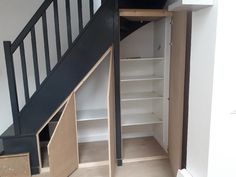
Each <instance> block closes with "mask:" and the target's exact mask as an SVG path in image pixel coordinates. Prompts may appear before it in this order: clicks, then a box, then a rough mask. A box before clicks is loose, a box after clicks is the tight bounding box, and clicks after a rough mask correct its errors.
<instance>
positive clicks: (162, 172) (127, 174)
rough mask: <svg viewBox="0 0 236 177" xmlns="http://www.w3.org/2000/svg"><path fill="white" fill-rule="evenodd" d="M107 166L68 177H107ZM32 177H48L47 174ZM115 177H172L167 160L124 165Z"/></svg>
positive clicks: (80, 171) (117, 169) (79, 171)
mask: <svg viewBox="0 0 236 177" xmlns="http://www.w3.org/2000/svg"><path fill="white" fill-rule="evenodd" d="M108 176H109V174H108V166H103V167H96V168H94V167H93V168H83V169H78V170H76V171H75V172H74V173H73V174H72V175H71V176H70V177H108ZM33 177H50V175H49V174H48V173H44V174H41V175H36V176H33ZM115 177H174V176H172V175H171V170H170V166H169V162H168V160H153V161H145V162H136V163H128V164H124V165H123V166H122V167H117V168H116V175H115Z"/></svg>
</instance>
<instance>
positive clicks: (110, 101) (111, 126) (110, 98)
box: [107, 50, 116, 177]
mask: <svg viewBox="0 0 236 177" xmlns="http://www.w3.org/2000/svg"><path fill="white" fill-rule="evenodd" d="M114 91H115V88H114V66H113V54H112V50H111V52H110V66H109V77H108V89H107V93H108V94H107V108H108V149H109V176H110V177H113V176H114V173H115V166H116V164H115V160H116V158H115V154H116V151H115V143H116V141H115V93H114Z"/></svg>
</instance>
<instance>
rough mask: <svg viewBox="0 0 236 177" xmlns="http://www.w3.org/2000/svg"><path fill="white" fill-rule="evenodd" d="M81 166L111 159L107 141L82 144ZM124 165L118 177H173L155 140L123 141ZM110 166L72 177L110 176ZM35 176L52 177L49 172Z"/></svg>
mask: <svg viewBox="0 0 236 177" xmlns="http://www.w3.org/2000/svg"><path fill="white" fill-rule="evenodd" d="M79 152H80V153H79V159H80V164H81V163H82V164H86V163H90V162H100V161H107V160H108V144H107V141H102V142H92V143H80V144H79ZM123 154H124V157H123V159H124V160H123V162H124V164H123V166H122V167H117V168H116V175H115V177H126V176H128V177H172V176H171V170H170V166H169V162H168V157H167V154H166V152H165V151H164V150H163V149H162V147H161V146H160V145H159V144H158V142H157V141H156V140H155V138H153V137H145V138H132V139H124V140H123ZM108 169H109V168H108V166H99V167H91V168H90V167H89V168H80V169H78V170H77V171H75V172H74V173H73V174H72V175H71V177H108V176H109V173H108V172H109V171H108ZM35 177H50V176H49V173H44V174H41V175H36V176H35Z"/></svg>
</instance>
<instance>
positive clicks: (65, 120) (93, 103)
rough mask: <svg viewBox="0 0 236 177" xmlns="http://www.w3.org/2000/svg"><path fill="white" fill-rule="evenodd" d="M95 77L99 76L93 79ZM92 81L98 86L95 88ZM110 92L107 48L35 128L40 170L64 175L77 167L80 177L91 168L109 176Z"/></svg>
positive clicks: (110, 59)
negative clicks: (50, 113)
mask: <svg viewBox="0 0 236 177" xmlns="http://www.w3.org/2000/svg"><path fill="white" fill-rule="evenodd" d="M95 76H98V77H99V76H100V78H99V79H97V78H96V79H95V78H94V77H95ZM94 82H95V83H96V84H97V85H98V86H96V87H95V86H94V85H93V84H94ZM91 83H92V85H91ZM100 91H101V92H100ZM113 92H114V76H113V54H112V48H110V49H109V50H108V51H107V52H106V53H105V54H104V55H103V56H102V57H101V59H100V60H99V61H98V63H97V64H96V65H95V66H94V67H93V69H92V70H91V71H90V72H89V73H88V74H87V76H86V77H85V78H84V79H83V80H82V81H81V83H80V84H79V85H78V86H77V87H76V88H75V90H74V91H73V92H72V94H71V95H70V96H69V97H68V99H67V100H66V101H65V102H64V103H63V104H62V105H61V106H60V107H59V108H58V110H57V111H55V113H54V114H53V115H52V116H51V118H50V119H49V121H48V122H47V123H46V124H45V125H44V126H43V127H42V128H41V129H40V130H39V131H38V133H37V139H38V154H39V159H40V167H41V172H48V171H49V172H50V176H51V177H60V176H61V177H64V176H69V175H70V174H72V173H73V172H74V171H75V170H76V169H77V168H79V172H80V176H81V177H82V176H87V175H88V173H91V174H90V176H92V174H93V173H94V170H95V171H96V170H99V171H100V173H102V174H101V175H102V176H110V177H112V176H113V173H114V167H115V133H114V132H115V117H114V115H115V114H114V106H115V104H114V93H113ZM98 93H99V94H98ZM88 171H89V172H88ZM96 173H97V172H96ZM96 175H98V174H96Z"/></svg>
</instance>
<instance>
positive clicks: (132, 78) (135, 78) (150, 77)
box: [120, 75, 164, 82]
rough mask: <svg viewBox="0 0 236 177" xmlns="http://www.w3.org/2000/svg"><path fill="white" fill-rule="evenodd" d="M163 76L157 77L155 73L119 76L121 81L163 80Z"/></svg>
mask: <svg viewBox="0 0 236 177" xmlns="http://www.w3.org/2000/svg"><path fill="white" fill-rule="evenodd" d="M163 79H164V78H163V77H158V76H155V75H147V76H124V77H122V78H121V80H120V81H121V82H131V81H151V80H163Z"/></svg>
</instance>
